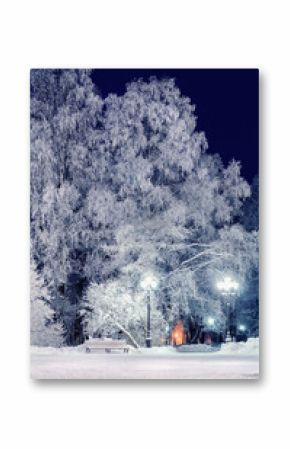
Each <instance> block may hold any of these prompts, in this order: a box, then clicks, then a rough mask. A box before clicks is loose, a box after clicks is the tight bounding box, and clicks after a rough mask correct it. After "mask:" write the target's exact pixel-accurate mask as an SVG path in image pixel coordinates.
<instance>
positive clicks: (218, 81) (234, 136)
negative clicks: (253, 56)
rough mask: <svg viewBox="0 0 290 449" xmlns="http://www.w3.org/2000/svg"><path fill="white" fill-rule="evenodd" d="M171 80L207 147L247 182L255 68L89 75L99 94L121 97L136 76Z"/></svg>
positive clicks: (254, 128)
mask: <svg viewBox="0 0 290 449" xmlns="http://www.w3.org/2000/svg"><path fill="white" fill-rule="evenodd" d="M150 76H156V77H157V78H164V77H167V78H168V77H170V78H175V80H176V84H177V86H178V87H179V88H180V90H181V92H182V94H183V95H186V96H188V97H190V98H191V99H192V103H193V104H195V105H196V114H197V116H198V130H199V131H204V132H205V134H206V137H207V139H208V143H209V151H211V152H213V153H216V152H217V153H219V154H220V155H221V156H222V158H223V161H224V162H225V163H227V162H228V161H230V160H231V159H233V158H235V159H237V160H240V161H241V163H242V174H243V176H244V177H245V178H247V180H248V181H249V182H251V181H252V178H253V176H254V175H256V174H258V165H259V160H258V157H259V151H258V148H259V72H258V70H257V69H101V70H94V71H93V73H92V78H93V81H94V83H95V84H96V85H97V86H98V88H99V89H100V91H101V93H102V95H103V96H106V95H107V94H108V93H111V92H113V93H116V94H118V95H121V94H123V93H124V91H125V85H126V83H128V82H130V81H132V80H134V79H137V78H143V79H144V80H146V79H148V78H149V77H150Z"/></svg>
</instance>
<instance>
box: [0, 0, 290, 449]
mask: <svg viewBox="0 0 290 449" xmlns="http://www.w3.org/2000/svg"><path fill="white" fill-rule="evenodd" d="M288 3H289V2H288ZM0 9H1V11H0V21H1V24H0V33H1V40H0V45H1V71H0V76H1V82H0V87H1V95H0V107H1V120H0V123H1V128H0V129H1V131H0V133H1V134H0V135H1V139H0V142H1V149H0V151H1V165H0V167H1V172H0V181H1V209H0V210H1V232H0V238H1V246H0V255H1V257H0V261H1V290H0V298H1V325H0V329H1V340H0V342H1V344H0V351H1V362H2V363H1V368H0V372H1V383H0V386H1V393H0V405H1V412H2V414H3V415H2V418H1V421H0V422H1V427H2V431H1V433H0V438H1V440H3V441H1V443H2V444H1V446H2V447H3V448H5V449H6V448H22V447H28V448H29V449H36V448H41V449H46V448H70V449H74V448H79V447H83V448H87V447H89V448H106V449H107V448H113V447H116V448H126V449H129V448H144V447H147V448H173V447H191V448H196V447H202V448H210V447H215V448H225V447H233V448H237V449H240V448H245V447H250V448H252V447H265V446H266V445H267V446H268V445H269V446H268V447H273V445H275V447H276V448H284V447H286V446H287V444H289V438H288V427H289V385H288V383H289V372H288V368H287V367H289V366H290V365H289V360H288V359H289V350H288V348H289V333H288V335H287V329H288V327H289V322H290V309H289V304H290V298H289V288H288V285H289V279H290V274H289V260H288V259H289V258H288V254H289V227H290V222H289V220H290V217H289V199H288V196H289V180H290V172H289V168H290V167H289V162H290V161H289V131H290V125H289V121H290V113H289V105H290V101H289V100H290V98H289V85H290V76H289V75H290V73H289V34H290V33H289V12H288V11H287V1H279V0H276V1H275V2H270V1H268V2H267V1H261V2H259V1H254V0H250V1H247V0H243V1H222V0H220V1H216V0H215V1H207V0H200V1H199V2H196V1H188V2H187V1H182V0H178V1H169V0H167V1H157V0H155V1H150V0H146V1H144V2H141V1H137V0H135V1H124V0H123V1H121V0H119V1H115V2H114V1H109V0H103V1H102V2H98V1H96V0H94V1H86V0H82V1H73V0H69V1H60V0H58V1H54V0H50V1H49V2H48V1H47V2H44V1H39V0H38V1H19V2H16V1H11V0H10V1H9V2H2V3H1V7H0ZM30 67H258V68H259V69H260V87H261V116H260V117H261V126H260V138H261V147H260V155H261V158H260V162H261V206H262V207H261V228H262V236H261V244H262V250H261V275H262V283H261V315H262V317H261V325H262V326H261V327H262V340H263V341H262V356H261V361H262V363H261V365H262V366H261V368H262V376H261V380H260V381H259V382H241V381H238V382H223V381H220V382H206V381H205V382H163V383H162V382H148V383H146V382H124V383H122V382H119V383H118V382H72V381H70V382H65V381H64V382H46V383H44V382H42V383H41V382H32V381H31V380H30V379H29V351H28V328H29V323H28V296H29V284H28V267H29V132H28V130H29V106H28V105H29V89H28V83H29V68H30ZM205 132H206V130H205ZM4 440H5V441H4Z"/></svg>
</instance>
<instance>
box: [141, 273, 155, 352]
mask: <svg viewBox="0 0 290 449" xmlns="http://www.w3.org/2000/svg"><path fill="white" fill-rule="evenodd" d="M140 285H141V288H142V289H143V290H144V291H146V306H147V325H146V347H147V348H151V346H152V336H151V292H152V291H154V290H156V288H157V287H158V279H157V277H156V276H155V275H154V274H152V273H146V275H145V276H144V277H143V278H142V280H141V283H140Z"/></svg>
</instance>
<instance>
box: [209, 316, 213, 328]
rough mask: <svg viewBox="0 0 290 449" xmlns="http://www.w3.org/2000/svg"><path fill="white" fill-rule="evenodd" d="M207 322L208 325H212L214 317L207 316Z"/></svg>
mask: <svg viewBox="0 0 290 449" xmlns="http://www.w3.org/2000/svg"><path fill="white" fill-rule="evenodd" d="M207 324H208V325H209V326H213V325H214V318H212V317H211V316H210V317H208V319H207Z"/></svg>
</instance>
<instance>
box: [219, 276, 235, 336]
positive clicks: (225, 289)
mask: <svg viewBox="0 0 290 449" xmlns="http://www.w3.org/2000/svg"><path fill="white" fill-rule="evenodd" d="M217 289H218V290H219V291H220V292H221V293H222V295H224V296H225V297H226V300H227V302H226V304H227V332H226V343H228V342H230V341H232V337H231V323H230V316H231V298H232V297H234V296H235V295H236V294H237V292H238V289H239V283H238V282H237V281H235V280H234V279H232V278H231V277H230V276H225V277H224V278H223V280H221V281H219V282H218V283H217Z"/></svg>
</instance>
